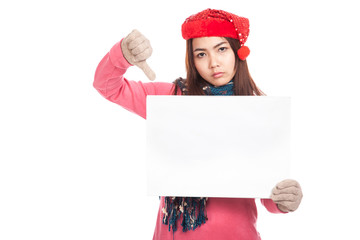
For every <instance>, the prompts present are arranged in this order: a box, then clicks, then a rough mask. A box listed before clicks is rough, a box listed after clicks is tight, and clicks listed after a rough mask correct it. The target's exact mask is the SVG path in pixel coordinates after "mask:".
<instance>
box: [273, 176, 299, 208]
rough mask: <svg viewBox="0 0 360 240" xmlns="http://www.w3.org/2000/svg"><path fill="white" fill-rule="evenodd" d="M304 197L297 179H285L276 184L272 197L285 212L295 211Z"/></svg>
mask: <svg viewBox="0 0 360 240" xmlns="http://www.w3.org/2000/svg"><path fill="white" fill-rule="evenodd" d="M302 197H303V193H302V190H301V187H300V184H299V183H298V182H297V181H295V180H290V179H287V180H284V181H281V182H280V183H278V184H276V186H275V187H274V188H273V190H272V193H271V199H272V200H273V201H274V202H275V203H276V204H277V206H278V208H279V209H280V210H281V211H283V212H293V211H295V210H296V209H297V208H298V207H299V205H300V203H301V199H302Z"/></svg>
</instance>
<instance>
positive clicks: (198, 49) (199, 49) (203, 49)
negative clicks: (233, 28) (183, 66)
mask: <svg viewBox="0 0 360 240" xmlns="http://www.w3.org/2000/svg"><path fill="white" fill-rule="evenodd" d="M224 43H227V42H220V43H218V44H216V45H215V46H214V47H213V48H214V49H215V48H217V47H219V46H221V45H223V44H224ZM205 50H206V48H196V49H195V50H194V52H196V51H205Z"/></svg>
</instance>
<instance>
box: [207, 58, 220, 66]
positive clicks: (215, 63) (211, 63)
mask: <svg viewBox="0 0 360 240" xmlns="http://www.w3.org/2000/svg"><path fill="white" fill-rule="evenodd" d="M216 67H219V61H218V59H217V57H216V56H214V55H210V56H209V68H216Z"/></svg>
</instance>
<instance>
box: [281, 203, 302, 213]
mask: <svg viewBox="0 0 360 240" xmlns="http://www.w3.org/2000/svg"><path fill="white" fill-rule="evenodd" d="M278 206H279V209H280V210H281V209H284V210H287V212H294V211H295V210H296V209H298V208H299V203H297V202H281V203H279V204H278Z"/></svg>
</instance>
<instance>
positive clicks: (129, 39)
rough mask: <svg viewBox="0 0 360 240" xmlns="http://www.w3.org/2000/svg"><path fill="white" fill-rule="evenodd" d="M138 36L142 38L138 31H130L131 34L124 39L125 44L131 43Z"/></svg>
mask: <svg viewBox="0 0 360 240" xmlns="http://www.w3.org/2000/svg"><path fill="white" fill-rule="evenodd" d="M140 36H142V34H141V33H140V32H139V31H138V30H136V29H134V30H132V31H131V33H129V35H127V37H126V38H125V39H126V41H127V42H131V41H133V40H134V39H136V38H138V37H140Z"/></svg>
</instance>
